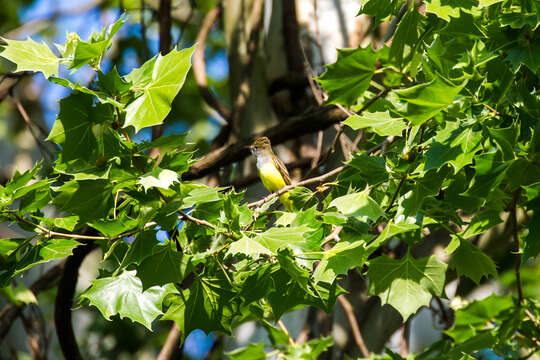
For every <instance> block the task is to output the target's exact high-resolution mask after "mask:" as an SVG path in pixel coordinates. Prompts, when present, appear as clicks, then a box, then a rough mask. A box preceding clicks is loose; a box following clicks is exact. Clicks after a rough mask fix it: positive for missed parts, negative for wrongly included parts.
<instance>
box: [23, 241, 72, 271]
mask: <svg viewBox="0 0 540 360" xmlns="http://www.w3.org/2000/svg"><path fill="white" fill-rule="evenodd" d="M79 245H80V243H79V242H77V241H75V240H70V239H50V240H47V241H45V242H43V243H40V244H38V245H34V246H31V247H30V250H29V251H28V252H27V253H26V254H25V255H24V256H23V258H22V259H20V260H19V261H18V262H17V268H16V270H15V272H14V273H13V275H17V274H20V273H22V272H23V271H26V270H28V269H30V268H31V267H34V266H36V265H37V264H41V263H45V262H48V261H51V260H57V259H63V258H65V257H67V256H70V255H71V254H72V253H73V249H75V248H76V247H77V246H79Z"/></svg>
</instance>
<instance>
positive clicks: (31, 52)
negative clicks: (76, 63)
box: [0, 38, 60, 78]
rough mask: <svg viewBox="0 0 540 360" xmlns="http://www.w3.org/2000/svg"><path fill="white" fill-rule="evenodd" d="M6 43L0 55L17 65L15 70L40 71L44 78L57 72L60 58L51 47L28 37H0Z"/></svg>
mask: <svg viewBox="0 0 540 360" xmlns="http://www.w3.org/2000/svg"><path fill="white" fill-rule="evenodd" d="M1 39H2V40H3V41H5V42H6V43H7V45H6V46H5V47H4V50H3V51H2V52H1V53H0V55H1V56H2V57H4V58H6V59H8V60H9V61H11V62H13V63H15V65H17V69H16V70H15V71H16V72H17V71H36V72H37V71H41V72H42V73H43V75H45V77H46V78H48V77H50V76H51V75H53V74H56V75H57V74H58V64H59V63H60V58H59V57H57V56H56V55H54V53H53V52H52V51H51V49H50V48H49V47H48V46H47V44H45V43H44V42H42V43H41V44H39V43H37V42H35V41H34V40H32V39H30V38H28V39H26V40H22V41H19V40H10V39H5V38H1Z"/></svg>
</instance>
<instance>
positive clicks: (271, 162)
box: [249, 136, 292, 211]
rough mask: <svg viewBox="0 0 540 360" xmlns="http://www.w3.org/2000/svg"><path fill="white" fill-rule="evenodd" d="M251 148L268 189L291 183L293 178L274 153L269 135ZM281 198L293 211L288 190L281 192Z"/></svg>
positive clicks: (274, 189) (260, 174)
mask: <svg viewBox="0 0 540 360" xmlns="http://www.w3.org/2000/svg"><path fill="white" fill-rule="evenodd" d="M249 149H250V150H251V153H252V154H253V155H254V156H255V159H256V160H257V169H258V170H259V177H260V178H261V181H262V183H263V185H264V187H265V188H266V190H268V191H270V192H276V191H278V190H279V189H281V188H282V187H284V186H286V185H290V184H291V178H290V176H289V172H288V171H287V168H286V167H285V164H283V162H282V161H281V160H280V159H279V158H278V157H277V156H276V154H274V152H273V151H272V145H271V144H270V140H269V139H268V138H267V137H265V136H263V137H260V138H258V139H256V140H255V141H254V142H253V144H252V145H251V146H250V147H249ZM279 200H280V201H281V203H282V204H283V205H285V207H286V208H287V210H289V211H292V201H291V200H289V193H288V192H286V193H284V194H281V195H280V196H279Z"/></svg>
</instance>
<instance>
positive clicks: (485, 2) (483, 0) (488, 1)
mask: <svg viewBox="0 0 540 360" xmlns="http://www.w3.org/2000/svg"><path fill="white" fill-rule="evenodd" d="M502 1H504V0H479V1H478V7H481V8H483V7H488V6H491V5H493V4H497V3H500V2H502Z"/></svg>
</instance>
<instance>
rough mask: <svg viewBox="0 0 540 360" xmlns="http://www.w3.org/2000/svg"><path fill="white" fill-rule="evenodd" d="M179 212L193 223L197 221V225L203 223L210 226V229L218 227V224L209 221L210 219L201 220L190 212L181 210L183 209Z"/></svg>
mask: <svg viewBox="0 0 540 360" xmlns="http://www.w3.org/2000/svg"><path fill="white" fill-rule="evenodd" d="M178 214H180V216H182V217H183V218H184V219H186V220H188V221H191V222H192V223H195V224H197V225H203V226H207V227H209V228H210V229H214V230H215V229H216V226H215V225H214V224H212V223H209V222H208V221H206V220H201V219H197V218H195V217H193V216H191V215H189V214H186V213H185V212H183V211H181V210H178Z"/></svg>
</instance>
